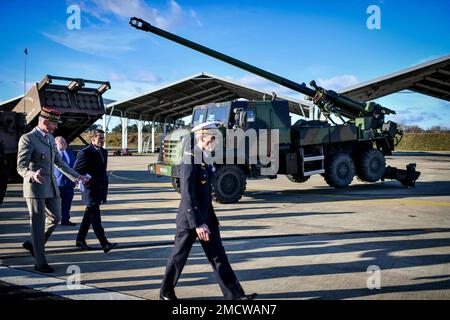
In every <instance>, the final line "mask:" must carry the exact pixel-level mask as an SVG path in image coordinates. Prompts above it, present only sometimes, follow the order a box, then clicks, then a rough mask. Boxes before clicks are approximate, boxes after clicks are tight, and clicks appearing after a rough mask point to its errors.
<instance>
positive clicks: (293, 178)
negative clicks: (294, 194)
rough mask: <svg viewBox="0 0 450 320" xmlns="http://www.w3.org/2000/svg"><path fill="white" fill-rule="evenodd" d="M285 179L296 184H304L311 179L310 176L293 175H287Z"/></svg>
mask: <svg viewBox="0 0 450 320" xmlns="http://www.w3.org/2000/svg"><path fill="white" fill-rule="evenodd" d="M286 177H287V178H288V179H289V181H292V182H296V183H302V182H306V181H308V180H309V178H311V177H310V176H306V177H300V176H297V175H295V174H294V175H290V174H288V175H286Z"/></svg>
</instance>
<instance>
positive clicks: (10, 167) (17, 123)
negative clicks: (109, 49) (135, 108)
mask: <svg viewBox="0 0 450 320" xmlns="http://www.w3.org/2000/svg"><path fill="white" fill-rule="evenodd" d="M110 88H111V86H110V84H109V82H106V81H96V80H86V79H80V78H68V77H59V76H51V75H46V76H45V77H44V78H43V79H42V80H41V81H40V82H39V83H36V84H35V85H33V86H32V87H31V88H30V90H29V91H28V92H27V93H26V94H25V96H23V97H18V98H15V99H11V100H9V101H7V102H4V103H2V104H1V109H0V179H1V180H0V183H1V185H0V200H3V196H4V194H5V192H6V185H7V183H8V182H19V181H21V177H20V176H19V175H18V174H17V171H16V166H17V151H18V150H17V147H18V142H19V139H20V136H21V135H22V134H23V133H25V132H27V131H29V130H30V129H32V128H33V127H35V126H36V124H37V122H38V117H39V113H40V111H41V108H42V107H43V106H50V107H54V108H57V109H59V110H60V111H61V112H62V115H61V123H59V124H58V129H56V131H55V133H54V134H55V136H63V137H64V138H65V139H66V141H67V143H71V142H72V141H73V140H75V139H76V138H77V137H79V138H81V133H83V132H84V131H85V130H86V129H88V128H89V127H90V126H92V124H94V122H95V121H97V120H98V119H100V118H101V117H102V116H103V115H104V114H105V106H104V103H103V98H102V94H103V93H104V92H105V91H106V90H108V89H110ZM81 139H82V138H81ZM85 143H86V144H87V142H85ZM1 202H2V201H0V203H1Z"/></svg>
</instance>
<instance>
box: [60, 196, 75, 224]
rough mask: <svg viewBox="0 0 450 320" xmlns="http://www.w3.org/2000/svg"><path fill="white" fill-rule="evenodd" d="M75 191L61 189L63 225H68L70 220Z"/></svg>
mask: <svg viewBox="0 0 450 320" xmlns="http://www.w3.org/2000/svg"><path fill="white" fill-rule="evenodd" d="M73 193H74V192H73V189H72V188H70V189H62V188H60V189H59V194H60V197H61V223H67V222H69V220H70V208H71V207H72V200H73Z"/></svg>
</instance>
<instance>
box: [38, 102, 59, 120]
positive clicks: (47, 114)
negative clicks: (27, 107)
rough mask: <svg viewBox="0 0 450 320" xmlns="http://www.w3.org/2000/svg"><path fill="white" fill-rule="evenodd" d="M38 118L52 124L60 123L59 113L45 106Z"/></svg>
mask: <svg viewBox="0 0 450 320" xmlns="http://www.w3.org/2000/svg"><path fill="white" fill-rule="evenodd" d="M40 116H41V117H42V118H45V119H48V120H50V121H52V122H60V121H59V120H60V118H61V111H59V110H58V109H55V108H50V107H48V106H45V107H43V108H42V110H41V113H40Z"/></svg>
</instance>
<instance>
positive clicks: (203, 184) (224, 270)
mask: <svg viewBox="0 0 450 320" xmlns="http://www.w3.org/2000/svg"><path fill="white" fill-rule="evenodd" d="M192 131H193V132H194V133H195V137H196V145H195V146H194V148H193V149H191V150H190V151H187V152H185V156H184V157H183V161H182V163H181V165H180V192H181V201H180V205H179V208H178V214H177V217H176V225H177V229H176V234H175V245H174V248H173V251H172V253H171V255H170V257H169V260H168V262H167V266H166V272H165V275H164V279H163V283H162V287H161V290H160V298H161V299H162V300H177V297H176V295H175V286H176V284H177V282H178V279H179V277H180V275H181V272H182V270H183V267H184V265H185V264H186V261H187V258H188V256H189V252H190V251H191V248H192V245H193V244H194V241H195V240H196V238H197V237H198V238H199V239H200V243H201V245H202V247H203V250H204V252H205V254H206V256H207V257H208V260H209V262H210V263H211V266H212V268H213V270H214V273H215V275H216V278H217V280H218V282H219V285H220V289H221V290H222V292H223V295H224V297H225V299H227V300H233V299H236V300H251V299H254V298H255V296H256V294H251V295H246V294H245V293H244V290H243V289H242V287H241V285H240V283H239V280H238V279H237V278H236V275H235V274H234V272H233V270H232V269H231V266H230V263H229V262H228V258H227V255H226V253H225V249H224V247H223V245H222V239H221V237H220V231H219V221H218V219H217V217H216V214H215V212H214V208H213V206H212V196H211V174H212V172H211V166H208V165H207V164H206V163H205V161H204V157H203V156H201V157H200V159H201V161H198V157H196V156H195V155H199V154H200V155H202V154H206V155H208V153H209V152H211V151H212V149H213V145H214V140H215V135H214V133H215V132H217V125H216V123H214V122H207V123H202V124H199V125H197V126H195V127H194V128H193V129H192Z"/></svg>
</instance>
